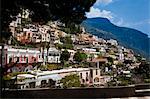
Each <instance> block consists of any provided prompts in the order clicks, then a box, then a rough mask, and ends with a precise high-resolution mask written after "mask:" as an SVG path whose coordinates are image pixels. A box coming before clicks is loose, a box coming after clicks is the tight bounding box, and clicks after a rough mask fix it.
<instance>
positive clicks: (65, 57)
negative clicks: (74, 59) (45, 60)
mask: <svg viewBox="0 0 150 99" xmlns="http://www.w3.org/2000/svg"><path fill="white" fill-rule="evenodd" d="M69 58H70V53H69V52H68V51H67V50H65V51H63V52H62V53H61V56H60V60H61V62H62V63H63V64H64V62H65V61H68V60H69Z"/></svg>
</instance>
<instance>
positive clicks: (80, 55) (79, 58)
mask: <svg viewBox="0 0 150 99" xmlns="http://www.w3.org/2000/svg"><path fill="white" fill-rule="evenodd" d="M73 59H74V60H75V61H77V62H82V61H84V60H86V59H87V55H86V54H85V53H81V52H79V51H78V52H76V53H75V55H74V57H73Z"/></svg>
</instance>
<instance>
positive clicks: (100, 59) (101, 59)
mask: <svg viewBox="0 0 150 99" xmlns="http://www.w3.org/2000/svg"><path fill="white" fill-rule="evenodd" d="M89 62H107V59H106V58H94V59H92V60H90V61H89Z"/></svg>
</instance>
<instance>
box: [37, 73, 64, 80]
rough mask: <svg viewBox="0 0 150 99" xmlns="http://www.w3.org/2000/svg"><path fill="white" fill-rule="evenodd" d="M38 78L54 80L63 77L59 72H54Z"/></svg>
mask: <svg viewBox="0 0 150 99" xmlns="http://www.w3.org/2000/svg"><path fill="white" fill-rule="evenodd" d="M37 79H38V80H47V79H52V80H53V81H58V80H61V79H62V77H61V76H60V75H59V74H53V75H42V76H39V77H38V78H37Z"/></svg>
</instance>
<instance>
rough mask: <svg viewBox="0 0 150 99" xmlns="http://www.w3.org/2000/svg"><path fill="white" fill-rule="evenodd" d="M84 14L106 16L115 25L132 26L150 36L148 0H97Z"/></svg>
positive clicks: (90, 16) (149, 0)
mask: <svg viewBox="0 0 150 99" xmlns="http://www.w3.org/2000/svg"><path fill="white" fill-rule="evenodd" d="M86 16H87V17H88V18H94V17H104V18H108V19H109V20H110V21H111V22H112V23H113V24H115V25H117V26H121V27H129V28H134V29H137V30H139V31H141V32H143V33H145V34H147V35H148V36H149V37H150V0H97V1H96V3H95V4H94V5H93V6H92V7H91V8H90V12H88V13H86Z"/></svg>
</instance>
